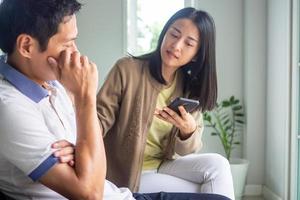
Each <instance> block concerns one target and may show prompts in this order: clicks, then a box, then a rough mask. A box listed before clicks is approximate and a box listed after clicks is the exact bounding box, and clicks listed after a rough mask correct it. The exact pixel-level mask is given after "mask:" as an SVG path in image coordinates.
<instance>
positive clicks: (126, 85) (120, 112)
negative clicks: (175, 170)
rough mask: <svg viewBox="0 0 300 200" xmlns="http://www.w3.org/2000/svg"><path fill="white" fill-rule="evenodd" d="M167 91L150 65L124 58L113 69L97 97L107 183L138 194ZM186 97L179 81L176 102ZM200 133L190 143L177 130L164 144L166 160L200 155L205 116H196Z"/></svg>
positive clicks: (189, 140)
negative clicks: (148, 141)
mask: <svg viewBox="0 0 300 200" xmlns="http://www.w3.org/2000/svg"><path fill="white" fill-rule="evenodd" d="M164 87H165V85H163V84H160V83H159V82H158V81H156V80H155V79H154V78H153V77H152V76H151V75H150V71H149V68H148V64H147V62H146V61H141V60H137V59H134V58H130V57H126V58H122V59H120V60H119V61H117V63H116V64H115V66H114V67H113V68H112V69H111V71H110V73H109V74H108V77H107V79H106V80H105V82H104V84H103V86H102V88H101V89H100V91H99V93H98V95H97V110H98V117H99V121H100V124H101V127H102V130H103V135H104V143H105V150H106V157H107V179H108V180H110V181H111V182H113V183H115V184H116V185H117V186H119V187H129V188H130V189H131V190H132V191H133V192H137V191H138V187H139V180H140V175H141V170H142V164H143V155H144V149H145V144H146V138H147V133H148V129H149V127H150V125H151V122H152V119H153V113H154V109H155V106H156V99H157V96H158V94H159V92H160V91H161V90H162V89H163V88H164ZM178 96H183V94H182V77H179V79H178V84H177V86H176V89H175V92H174V94H172V99H173V98H175V97H178ZM193 116H194V117H195V119H196V120H197V122H199V123H198V127H197V129H196V131H195V132H194V133H193V134H192V136H191V137H189V138H188V139H186V140H181V139H180V138H179V137H178V133H179V130H178V129H177V128H175V127H173V129H172V131H171V133H170V134H169V136H168V137H167V138H165V140H164V143H165V144H164V145H163V146H165V148H164V149H163V151H164V159H174V158H175V156H180V155H186V154H190V153H193V152H196V151H198V150H199V149H200V148H201V146H202V142H201V135H202V131H203V121H202V114H201V113H200V112H199V111H196V112H194V113H193Z"/></svg>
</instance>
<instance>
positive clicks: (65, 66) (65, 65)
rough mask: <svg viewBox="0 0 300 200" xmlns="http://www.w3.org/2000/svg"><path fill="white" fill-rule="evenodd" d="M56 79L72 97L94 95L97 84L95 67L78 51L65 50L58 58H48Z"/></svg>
mask: <svg viewBox="0 0 300 200" xmlns="http://www.w3.org/2000/svg"><path fill="white" fill-rule="evenodd" d="M48 63H49V65H50V66H51V67H52V69H53V71H54V73H55V76H56V79H57V80H58V81H59V82H60V83H61V84H62V85H63V86H64V87H65V88H66V89H67V90H68V91H70V92H71V93H72V94H73V95H74V98H85V97H86V96H89V97H93V96H96V90H97V85H98V73H97V67H96V65H95V64H94V63H92V62H90V61H89V60H88V58H87V57H86V56H82V55H80V53H79V52H77V51H75V52H71V51H70V50H65V51H63V52H62V53H61V55H60V57H59V59H58V60H56V59H54V58H53V57H49V58H48Z"/></svg>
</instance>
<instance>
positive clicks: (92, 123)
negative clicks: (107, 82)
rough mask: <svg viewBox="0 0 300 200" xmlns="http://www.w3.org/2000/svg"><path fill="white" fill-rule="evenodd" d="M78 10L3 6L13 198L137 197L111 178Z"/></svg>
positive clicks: (1, 153)
mask: <svg viewBox="0 0 300 200" xmlns="http://www.w3.org/2000/svg"><path fill="white" fill-rule="evenodd" d="M80 8H81V4H79V3H78V2H77V1H76V0H38V1H37V0H3V1H2V3H1V4H0V49H1V50H2V51H3V52H4V53H5V54H6V56H2V57H1V58H0V190H1V191H2V192H3V193H4V194H6V195H7V196H9V197H12V198H14V199H22V200H23V199H66V198H68V199H103V198H104V199H111V200H130V199H134V197H133V195H132V193H131V192H130V191H129V190H128V189H127V188H117V187H116V186H115V185H114V184H112V183H111V182H109V181H107V180H105V176H106V158H105V150H104V146H103V140H102V137H101V134H99V132H100V131H101V128H100V127H99V123H98V119H97V112H96V89H97V83H98V76H97V67H96V65H95V64H94V63H92V62H90V61H89V60H88V58H87V57H86V56H83V55H80V53H79V52H78V50H77V47H76V44H75V39H76V37H77V25H76V16H75V13H76V12H77V11H79V10H80ZM66 91H68V93H67V92H66ZM69 97H72V99H73V100H74V101H73V102H71V100H70V98H69ZM70 144H74V146H76V150H75V152H74V148H73V145H70ZM74 163H75V164H74ZM134 195H135V197H136V199H144V198H148V199H149V198H152V199H154V198H162V199H167V198H169V199H176V198H178V199H182V197H183V195H184V197H185V198H184V199H186V198H187V197H190V198H191V199H193V198H194V199H199V198H198V197H199V196H198V195H197V194H191V195H187V194H165V193H157V194H150V195H147V197H145V195H142V194H134ZM162 196H165V197H162ZM209 197H210V196H204V198H203V199H206V198H207V199H208V198H209ZM220 199H223V198H222V197H220Z"/></svg>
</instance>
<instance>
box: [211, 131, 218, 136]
mask: <svg viewBox="0 0 300 200" xmlns="http://www.w3.org/2000/svg"><path fill="white" fill-rule="evenodd" d="M211 135H212V136H217V135H219V134H218V133H215V132H212V133H211Z"/></svg>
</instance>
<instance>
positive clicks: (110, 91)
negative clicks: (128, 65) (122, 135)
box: [97, 62, 123, 136]
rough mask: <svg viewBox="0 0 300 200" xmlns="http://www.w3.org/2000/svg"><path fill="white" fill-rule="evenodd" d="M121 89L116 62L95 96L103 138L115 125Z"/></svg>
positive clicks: (120, 78) (119, 73) (119, 74)
mask: <svg viewBox="0 0 300 200" xmlns="http://www.w3.org/2000/svg"><path fill="white" fill-rule="evenodd" d="M122 87H123V86H122V76H121V72H120V69H119V62H117V63H116V64H115V65H114V67H113V68H112V69H111V71H110V72H109V74H108V76H107V78H106V80H105V81H104V83H103V86H102V87H101V89H100V90H99V92H98V94H97V114H98V119H99V123H100V126H101V129H102V134H103V136H105V134H106V133H107V132H108V130H109V129H110V128H111V127H112V126H113V124H114V123H115V120H116V116H117V113H118V112H119V107H120V102H121V97H122Z"/></svg>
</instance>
